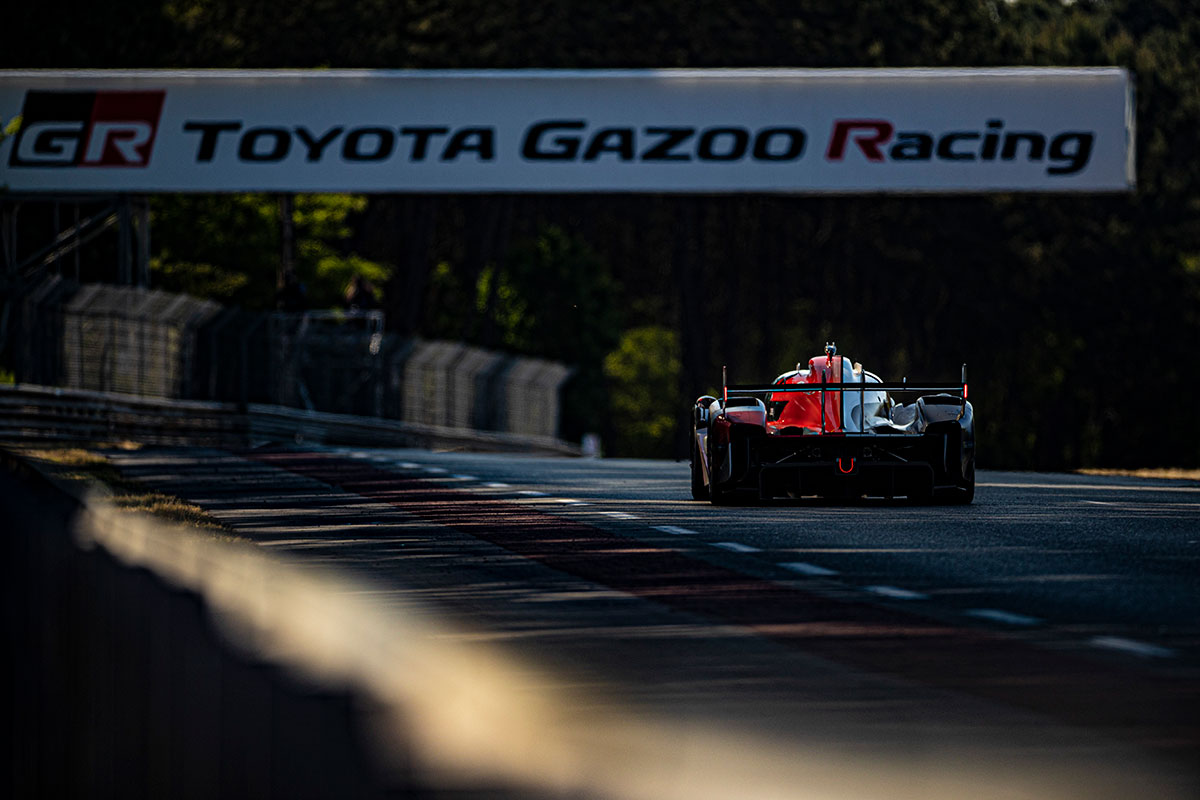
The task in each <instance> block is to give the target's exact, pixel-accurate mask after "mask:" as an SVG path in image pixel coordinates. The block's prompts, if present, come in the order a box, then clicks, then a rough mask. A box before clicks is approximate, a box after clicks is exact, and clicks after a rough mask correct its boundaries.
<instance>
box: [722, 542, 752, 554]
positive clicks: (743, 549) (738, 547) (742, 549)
mask: <svg viewBox="0 0 1200 800" xmlns="http://www.w3.org/2000/svg"><path fill="white" fill-rule="evenodd" d="M713 547H720V548H721V549H723V550H732V551H733V552H735V553H761V552H762V550H761V549H759V548H757V547H751V546H750V545H748V544H742V543H741V542H713Z"/></svg>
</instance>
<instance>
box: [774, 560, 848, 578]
mask: <svg viewBox="0 0 1200 800" xmlns="http://www.w3.org/2000/svg"><path fill="white" fill-rule="evenodd" d="M779 566H781V567H783V568H784V569H790V570H791V571H792V572H799V573H800V574H801V575H812V576H814V577H815V576H821V575H837V574H838V571H837V570H836V569H826V568H825V567H819V566H817V565H816V564H809V563H808V562H807V561H784V562H783V563H781V564H780V565H779Z"/></svg>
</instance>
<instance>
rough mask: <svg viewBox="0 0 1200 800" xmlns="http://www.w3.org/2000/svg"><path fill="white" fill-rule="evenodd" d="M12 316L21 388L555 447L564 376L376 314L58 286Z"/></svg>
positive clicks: (52, 281) (43, 289)
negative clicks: (504, 437) (378, 423)
mask: <svg viewBox="0 0 1200 800" xmlns="http://www.w3.org/2000/svg"><path fill="white" fill-rule="evenodd" d="M15 308H16V314H15V318H14V320H13V323H12V332H13V334H14V335H13V336H12V337H11V342H12V345H11V348H10V350H11V353H12V358H13V361H14V367H15V373H16V375H15V377H16V381H17V383H18V384H34V385H38V386H54V387H61V388H63V389H69V390H82V391H92V392H101V393H105V394H114V393H115V394H117V395H122V396H128V397H139V398H159V399H171V400H186V401H212V402H224V403H235V404H238V405H239V406H240V407H241V409H242V410H243V411H245V410H246V409H247V408H248V407H249V406H251V405H255V404H257V405H260V406H280V407H285V408H289V409H299V410H303V411H305V412H311V413H315V414H320V413H325V414H338V415H355V416H361V417H375V418H382V419H387V420H394V421H397V422H401V423H404V424H406V425H408V426H417V427H418V428H420V427H425V428H429V429H435V430H438V431H442V430H453V431H458V432H460V438H461V436H462V435H464V434H465V433H467V432H479V433H484V434H508V435H514V436H521V437H534V439H536V440H537V441H538V442H539V446H540V443H541V442H542V441H543V440H553V439H555V437H556V436H557V435H558V426H559V414H560V408H559V398H560V394H561V390H562V387H563V385H564V384H565V383H566V381H567V380H568V379H569V378H570V376H571V370H570V368H568V367H566V366H565V365H563V364H559V363H557V362H552V361H544V360H541V359H534V358H523V357H517V356H512V355H509V354H504V353H498V352H494V351H490V350H486V349H483V348H479V347H474V346H471V345H466V344H462V343H457V342H442V341H425V340H421V339H410V338H402V337H397V336H395V335H392V334H389V333H387V332H386V331H385V330H384V317H383V314H382V313H381V312H378V311H367V312H341V311H309V312H300V313H283V312H278V313H258V312H246V311H241V310H238V309H231V308H224V307H222V306H220V305H218V304H216V303H213V302H211V301H205V300H197V299H195V298H192V297H189V296H187V295H179V294H171V293H168V292H162V291H157V290H147V289H141V288H135V287H123V286H109V285H84V286H76V285H74V284H72V283H71V282H70V281H68V280H66V279H63V278H61V277H49V278H47V279H46V280H44V281H43V282H42V283H41V284H39V285H37V286H36V287H34V288H33V289H32V290H30V291H28V292H26V293H25V294H24V295H23V297H22V298H20V300H19V301H18V302H17V303H15ZM485 438H486V437H485ZM560 444H561V443H560Z"/></svg>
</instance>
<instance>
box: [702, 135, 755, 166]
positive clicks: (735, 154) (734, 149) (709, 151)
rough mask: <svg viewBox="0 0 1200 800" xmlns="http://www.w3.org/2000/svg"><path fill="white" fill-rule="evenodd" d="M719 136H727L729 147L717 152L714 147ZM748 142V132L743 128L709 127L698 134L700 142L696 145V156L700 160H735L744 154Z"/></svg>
mask: <svg viewBox="0 0 1200 800" xmlns="http://www.w3.org/2000/svg"><path fill="white" fill-rule="evenodd" d="M719 138H727V139H730V140H731V141H730V142H729V148H728V149H727V150H725V151H724V152H718V149H717V147H716V144H717V140H718V139H719ZM749 144H750V132H749V131H747V130H746V129H745V128H709V129H708V130H706V131H704V133H702V134H700V142H699V144H698V145H697V147H696V156H697V157H699V159H700V160H701V161H737V160H738V159H740V158H742V157H743V156H745V155H746V147H747V146H749Z"/></svg>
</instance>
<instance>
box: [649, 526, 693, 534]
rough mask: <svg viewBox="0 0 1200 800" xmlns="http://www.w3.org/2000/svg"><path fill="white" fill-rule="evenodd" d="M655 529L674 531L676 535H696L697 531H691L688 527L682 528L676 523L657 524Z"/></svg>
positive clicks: (667, 531)
mask: <svg viewBox="0 0 1200 800" xmlns="http://www.w3.org/2000/svg"><path fill="white" fill-rule="evenodd" d="M654 530H656V531H662V532H663V533H672V534H674V535H676V536H695V535H696V532H695V531H689V530H688V529H687V528H680V527H677V526H675V525H655V526H654Z"/></svg>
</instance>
